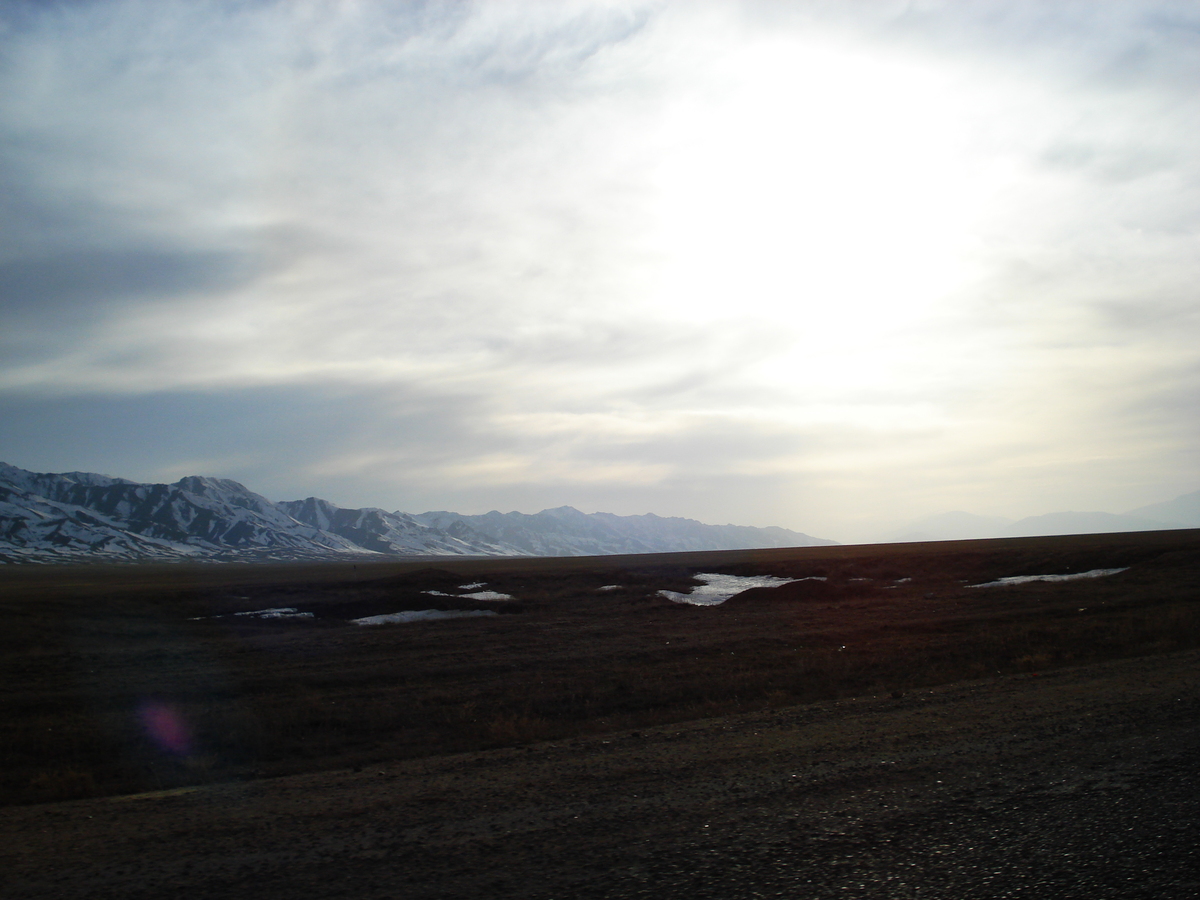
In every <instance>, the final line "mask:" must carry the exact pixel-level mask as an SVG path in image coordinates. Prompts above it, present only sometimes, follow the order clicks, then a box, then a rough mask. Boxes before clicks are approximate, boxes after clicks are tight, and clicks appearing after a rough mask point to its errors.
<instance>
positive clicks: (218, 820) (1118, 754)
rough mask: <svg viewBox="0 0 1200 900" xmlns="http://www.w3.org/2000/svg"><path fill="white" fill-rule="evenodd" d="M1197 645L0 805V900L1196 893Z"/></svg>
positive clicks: (1199, 811) (1199, 882)
mask: <svg viewBox="0 0 1200 900" xmlns="http://www.w3.org/2000/svg"><path fill="white" fill-rule="evenodd" d="M1198 676H1200V654H1198V653H1197V652H1194V651H1193V652H1187V653H1182V654H1174V655H1169V656H1160V657H1149V658H1142V659H1136V660H1128V661H1121V662H1116V663H1105V664H1097V665H1093V666H1089V667H1082V668H1077V669H1069V670H1062V671H1059V672H1056V673H1053V674H1050V675H1041V676H1007V677H1001V678H994V679H988V680H984V681H978V682H973V683H969V684H964V685H958V686H953V687H947V688H939V689H934V690H926V691H920V692H916V693H913V694H910V695H907V696H905V697H903V698H899V699H893V698H891V697H890V696H889V697H884V698H863V699H859V700H856V701H848V702H840V703H837V702H835V703H827V704H816V705H810V706H801V707H794V708H790V709H786V710H778V711H774V712H767V713H756V714H747V715H741V716H734V717H728V718H722V719H714V720H707V721H703V722H695V723H691V724H689V725H686V726H682V727H664V728H655V729H650V730H644V731H639V732H624V733H619V734H613V735H610V736H608V737H605V738H591V739H587V740H581V741H559V742H550V743H543V744H537V745H533V746H530V747H527V748H519V749H501V750H493V751H487V752H482V753H471V754H463V755H453V756H445V757H438V758H432V759H424V760H410V761H407V762H398V763H393V764H388V765H385V766H379V767H373V768H371V769H369V770H368V769H364V770H363V771H361V772H353V771H339V772H329V773H323V774H316V775H301V776H291V777H286V778H279V779H268V780H263V781H259V782H255V783H251V784H243V785H222V786H213V787H205V788H199V789H191V790H190V791H189V789H183V791H181V792H174V793H171V792H168V793H160V794H149V795H141V796H131V797H121V798H110V799H98V800H86V801H75V802H69V803H60V804H48V805H42V806H32V807H10V808H9V809H7V810H4V811H3V812H0V835H2V836H3V842H2V845H0V846H2V847H3V856H2V857H0V861H2V865H0V869H2V870H3V871H4V872H5V873H7V874H6V875H5V876H4V877H5V880H6V882H7V883H6V884H5V885H4V895H5V896H6V897H11V898H33V897H38V898H41V897H60V898H74V897H90V898H104V897H114V898H116V897H120V898H139V897H145V898H153V897H168V896H172V895H175V894H176V893H178V892H179V891H180V890H182V889H186V892H187V896H189V897H193V898H209V897H212V898H217V897H222V898H224V897H229V896H239V897H262V898H280V900H283V898H294V897H347V898H356V900H364V898H365V900H369V898H385V897H394V898H399V897H404V898H435V897H439V898H449V897H455V898H457V897H462V898H467V897H480V896H498V897H530V898H551V897H596V898H600V897H640V896H654V897H679V898H707V897H711V898H741V897H772V896H778V897H846V896H852V897H877V898H907V897H914V898H917V897H921V898H924V897H936V898H948V900H950V898H953V900H961V898H964V897H972V898H990V897H1029V898H1047V897H1054V898H1058V897H1078V898H1107V897H1112V898H1118V897H1120V898H1130V897H1133V898H1156V900H1161V898H1184V897H1193V896H1196V894H1197V892H1200V876H1198V875H1197V873H1198V872H1200V858H1198V856H1200V854H1198V852H1197V849H1196V843H1195V829H1196V826H1197V825H1198V824H1200V703H1198V702H1197V687H1198V686H1200V685H1198V681H1200V677H1198Z"/></svg>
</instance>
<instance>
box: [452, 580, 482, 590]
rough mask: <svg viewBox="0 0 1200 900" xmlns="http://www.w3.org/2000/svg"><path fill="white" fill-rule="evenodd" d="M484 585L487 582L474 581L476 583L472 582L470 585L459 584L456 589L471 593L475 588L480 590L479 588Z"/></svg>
mask: <svg viewBox="0 0 1200 900" xmlns="http://www.w3.org/2000/svg"><path fill="white" fill-rule="evenodd" d="M485 584H487V582H486V581H476V582H473V583H471V584H460V585H459V586H458V589H459V590H460V591H473V590H475V589H476V588H481V587H483V586H484V585H485Z"/></svg>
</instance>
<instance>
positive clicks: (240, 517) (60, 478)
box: [0, 463, 833, 562]
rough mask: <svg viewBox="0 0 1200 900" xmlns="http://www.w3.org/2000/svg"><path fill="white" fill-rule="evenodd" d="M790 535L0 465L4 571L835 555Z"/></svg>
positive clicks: (223, 481)
mask: <svg viewBox="0 0 1200 900" xmlns="http://www.w3.org/2000/svg"><path fill="white" fill-rule="evenodd" d="M831 543H833V541H823V540H820V539H818V538H812V537H809V536H808V535H805V534H800V533H799V532H794V531H787V530H786V529H781V528H771V529H760V528H748V527H743V526H732V525H721V526H717V525H704V524H702V523H700V522H696V521H694V520H692V519H663V518H660V517H658V516H652V515H650V516H615V515H612V514H610V513H593V514H590V515H589V514H586V513H582V512H580V511H579V510H577V509H575V508H574V507H571V506H560V507H557V508H555V509H547V510H542V512H540V513H537V514H535V515H526V514H525V513H519V512H515V511H514V512H510V513H503V514H502V513H499V512H497V511H495V510H493V511H492V512H489V513H487V514H486V515H482V516H464V515H460V514H458V513H453V512H430V513H422V514H420V515H411V514H409V513H404V512H387V511H385V510H383V509H379V508H376V507H365V508H362V509H343V508H341V507H339V506H337V505H336V504H334V503H331V502H329V501H328V500H322V499H320V498H319V497H308V498H306V499H304V500H293V501H285V502H282V503H272V502H271V501H270V500H268V499H267V498H265V497H263V496H262V495H261V494H256V493H254V492H253V491H252V490H250V489H249V488H247V487H246V486H245V485H243V484H241V483H240V482H237V481H233V480H232V479H228V478H212V477H208V476H203V475H189V476H187V477H185V478H181V479H179V481H177V482H175V483H174V484H141V483H138V482H135V481H128V480H126V479H119V478H110V477H108V476H106V475H96V474H92V473H86V472H84V473H80V472H73V473H67V474H48V473H38V472H29V471H26V470H25V469H20V468H17V467H16V466H11V465H7V464H3V463H0V561H2V562H65V561H72V560H79V561H82V560H93V561H94V560H100V559H108V560H137V559H248V558H250V559H296V558H307V559H321V558H329V557H331V556H346V555H355V556H360V557H361V556H363V555H369V556H384V555H386V556H409V557H412V556H422V557H424V556H580V555H603V554H609V553H663V552H671V551H677V550H724V549H748V548H753V547H786V546H810V545H814V544H831Z"/></svg>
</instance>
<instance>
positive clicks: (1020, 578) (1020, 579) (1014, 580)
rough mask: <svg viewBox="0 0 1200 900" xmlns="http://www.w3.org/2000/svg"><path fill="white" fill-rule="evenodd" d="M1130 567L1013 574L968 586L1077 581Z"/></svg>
mask: <svg viewBox="0 0 1200 900" xmlns="http://www.w3.org/2000/svg"><path fill="white" fill-rule="evenodd" d="M1128 568H1129V566H1125V567H1124V568H1121V569H1091V570H1089V571H1087V572H1076V573H1075V574H1073V575H1011V576H1009V577H1008V578H1000V579H997V580H996V581H985V582H984V583H983V584H968V585H967V587H973V588H981V587H1008V586H1009V585H1013V584H1028V583H1029V582H1031V581H1075V580H1077V579H1079V578H1103V577H1104V576H1106V575H1116V574H1117V573H1118V572H1124V571H1126V570H1127V569H1128Z"/></svg>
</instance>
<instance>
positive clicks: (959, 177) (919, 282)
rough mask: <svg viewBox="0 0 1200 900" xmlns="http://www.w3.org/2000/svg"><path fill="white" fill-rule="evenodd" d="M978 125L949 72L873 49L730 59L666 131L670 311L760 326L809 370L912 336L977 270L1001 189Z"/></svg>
mask: <svg viewBox="0 0 1200 900" xmlns="http://www.w3.org/2000/svg"><path fill="white" fill-rule="evenodd" d="M970 115H971V113H970V110H969V109H968V107H967V105H966V103H965V100H964V95H963V94H962V93H960V92H958V91H956V90H955V85H954V83H953V82H952V80H951V77H950V74H949V73H947V72H941V71H938V70H936V69H934V68H931V67H929V66H928V65H924V66H922V65H917V64H915V63H913V62H909V61H907V60H903V59H889V58H880V57H878V56H876V55H872V54H869V53H867V52H866V51H864V50H852V49H847V48H839V47H831V46H828V45H815V44H805V43H800V42H797V41H795V40H787V41H785V40H777V41H773V42H770V43H766V44H756V45H754V46H753V47H750V48H748V49H746V50H744V51H743V52H740V53H738V54H737V55H736V56H732V57H729V58H726V59H723V60H722V61H721V62H720V63H719V64H718V66H717V69H716V70H715V71H714V72H713V78H712V82H711V83H707V84H703V85H697V86H696V87H695V89H694V90H692V91H691V92H689V95H688V97H687V99H686V100H685V101H683V102H680V103H678V104H677V105H676V106H675V107H674V108H673V109H672V110H671V111H670V113H669V115H668V116H667V117H666V118H665V120H664V124H663V145H664V151H663V155H662V158H661V169H660V171H659V174H658V179H657V188H658V197H659V210H658V213H659V223H660V231H659V242H660V247H659V249H660V252H661V254H662V258H663V259H664V263H663V268H662V271H661V281H660V285H659V296H658V304H659V309H660V310H661V311H662V312H663V313H664V314H665V315H667V316H669V317H680V318H682V319H683V320H686V321H691V322H719V321H720V320H722V319H728V318H738V319H742V320H745V319H746V318H747V317H749V318H753V319H757V320H761V321H763V322H765V323H769V324H770V326H771V327H772V329H775V330H777V331H778V330H782V331H785V332H787V333H788V334H789V336H790V337H791V338H792V339H793V340H804V342H805V344H806V346H808V347H809V348H810V350H809V351H806V354H805V358H808V359H811V358H813V357H812V349H811V348H816V353H817V356H821V357H825V356H829V355H831V354H835V353H839V352H843V351H844V350H845V349H846V348H847V347H848V346H854V347H858V348H862V347H864V346H865V345H869V344H871V343H872V342H873V341H882V340H883V339H884V338H885V337H886V336H887V335H888V334H890V333H891V332H893V331H894V330H895V329H897V328H905V327H908V326H909V325H910V324H911V323H912V322H913V321H914V320H916V319H920V318H921V317H922V316H923V315H924V314H926V312H927V311H928V310H929V309H930V308H931V307H932V306H933V305H934V304H936V303H937V301H938V300H939V299H941V298H943V297H945V296H946V295H947V294H949V293H950V292H952V291H954V290H955V288H957V287H959V286H960V285H962V284H964V283H966V282H967V281H968V280H969V279H970V278H971V277H972V276H973V274H974V272H973V267H972V264H971V261H970V258H971V240H972V232H973V223H974V221H975V219H976V218H977V217H978V215H979V214H980V211H981V207H982V206H983V205H984V204H985V203H986V200H987V194H988V192H989V190H991V187H990V185H989V184H988V181H987V179H986V178H982V177H981V172H980V171H979V168H980V167H979V166H978V165H977V164H976V163H974V162H973V161H972V159H971V158H970V154H969V152H968V145H969V142H970ZM814 336H817V337H819V340H817V341H815V342H814V341H813V340H812V338H813V337H814ZM865 356H866V359H864V358H861V357H860V359H859V361H858V362H857V363H856V365H855V367H854V372H856V373H858V375H859V376H860V377H861V378H863V379H864V380H868V381H869V380H870V379H871V378H872V377H874V375H876V374H878V373H875V372H873V371H872V368H873V367H872V365H871V364H870V362H869V360H870V356H869V355H865ZM885 356H886V354H885ZM864 363H865V364H864Z"/></svg>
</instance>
